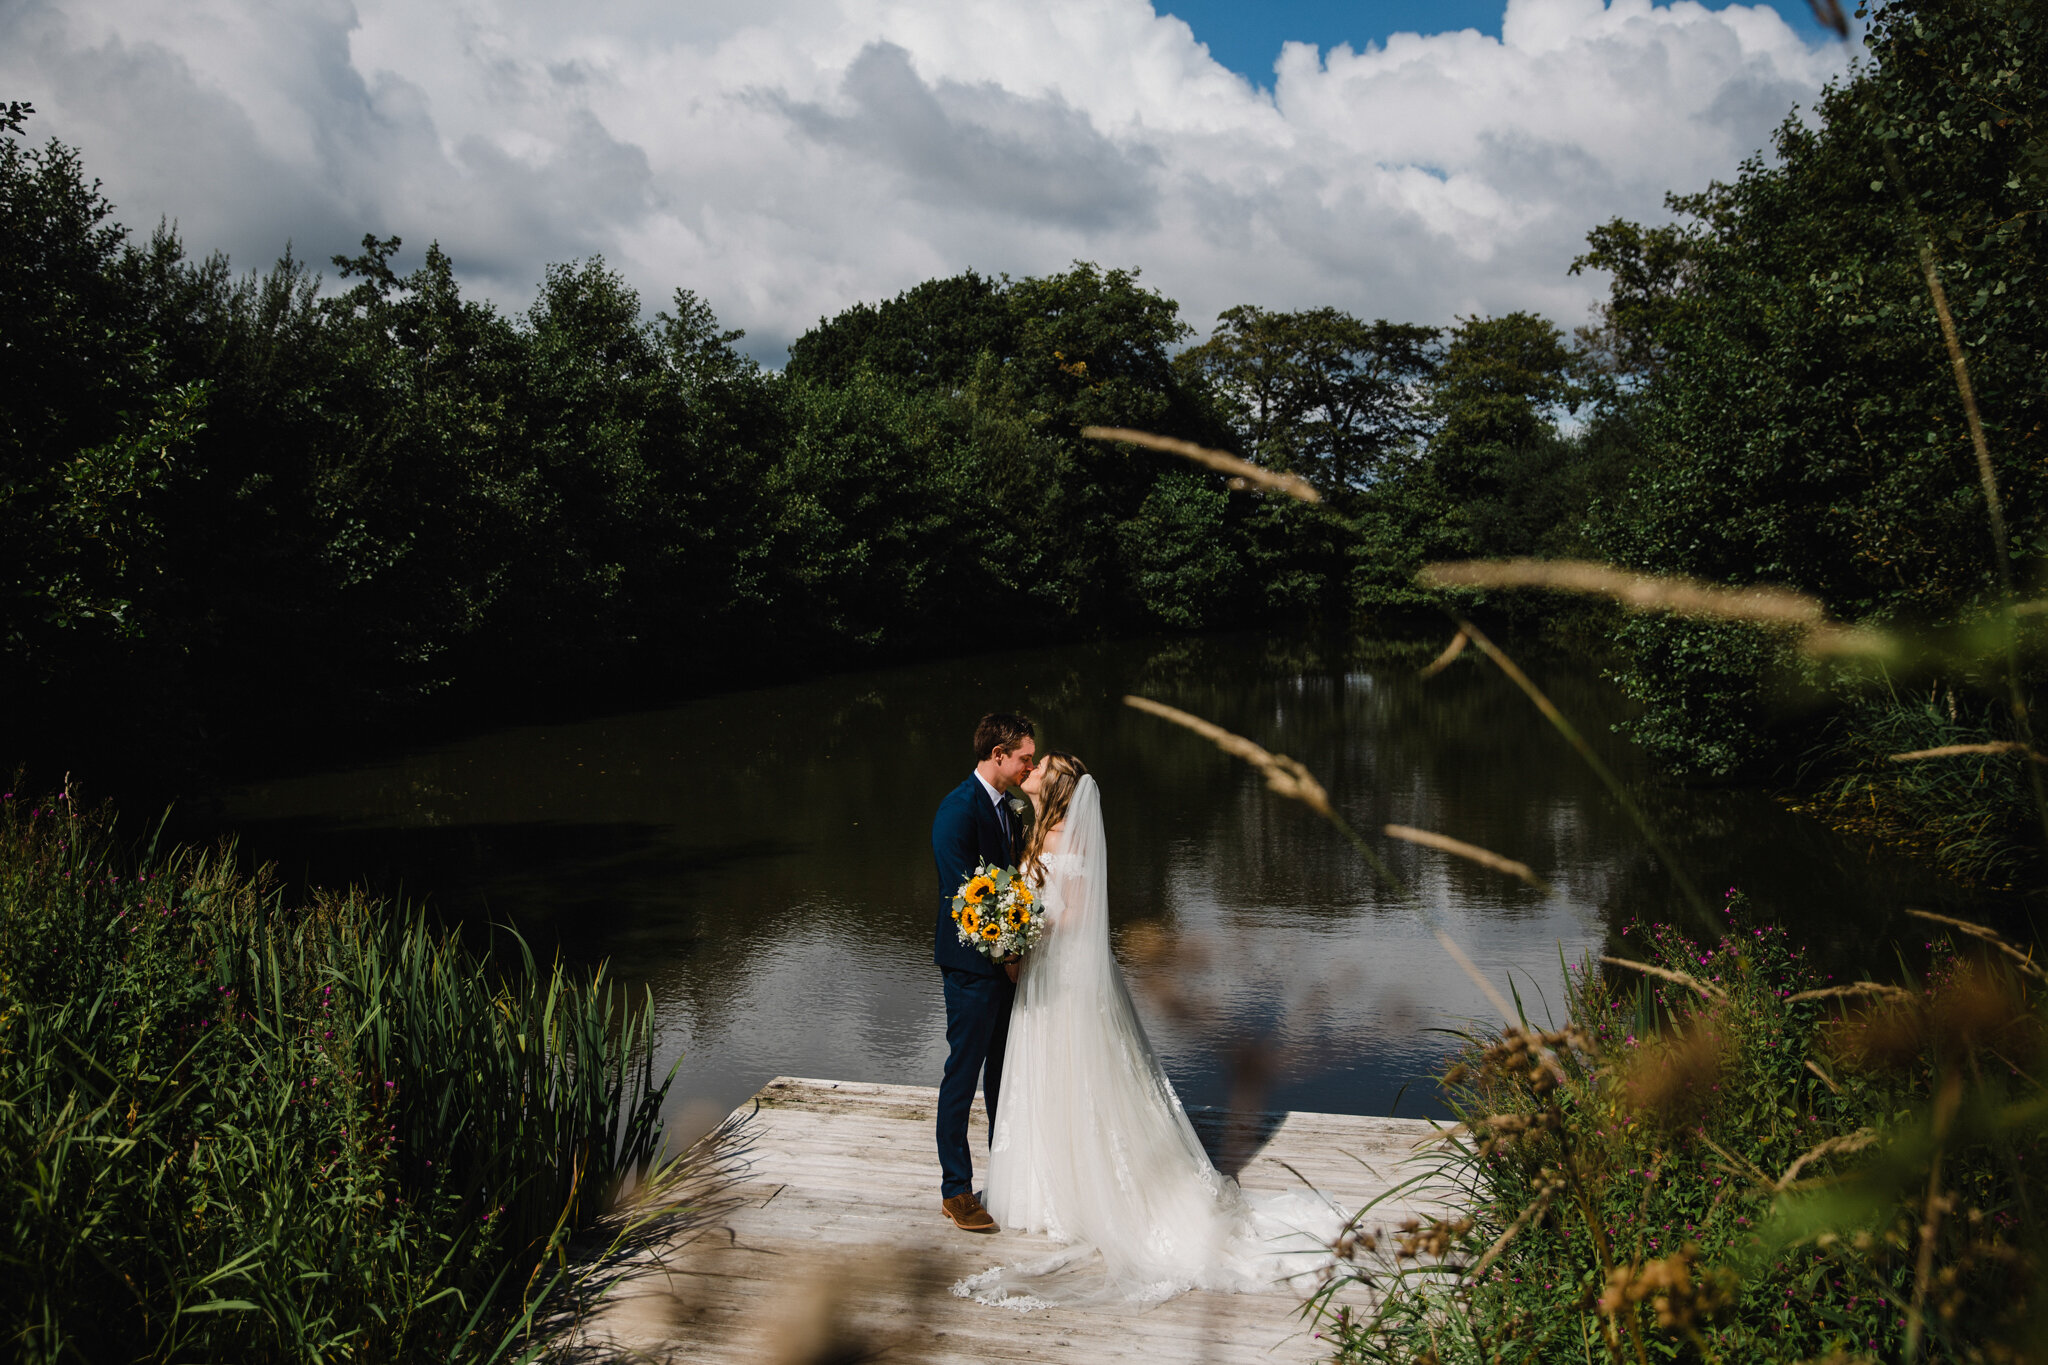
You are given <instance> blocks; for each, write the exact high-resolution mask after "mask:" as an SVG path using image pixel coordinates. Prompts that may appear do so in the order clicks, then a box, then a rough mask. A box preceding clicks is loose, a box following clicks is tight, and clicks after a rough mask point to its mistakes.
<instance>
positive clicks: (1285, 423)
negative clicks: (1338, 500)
mask: <svg viewBox="0 0 2048 1365" xmlns="http://www.w3.org/2000/svg"><path fill="white" fill-rule="evenodd" d="M1438 332H1439V329H1437V328H1435V327H1420V326H1415V325H1413V324H1409V323H1394V322H1388V321H1386V320H1385V319H1384V318H1382V319H1380V320H1378V321H1376V322H1371V323H1366V322H1361V321H1359V320H1358V319H1357V318H1354V317H1352V316H1351V315H1350V314H1348V313H1344V312H1340V311H1339V310H1337V309H1335V308H1314V309H1307V310H1304V311H1301V312H1294V313H1278V312H1269V311H1267V310H1265V309H1262V308H1257V307H1254V306H1252V305H1251V304H1241V305H1239V306H1238V307H1236V308H1227V309H1225V310H1224V311H1223V313H1222V315H1221V316H1219V317H1218V318H1217V321H1216V328H1215V330H1214V331H1213V332H1211V333H1210V335H1209V339H1208V340H1207V341H1205V342H1203V343H1202V344H1201V345H1199V346H1191V347H1189V348H1188V349H1187V350H1185V351H1183V352H1181V353H1180V354H1179V355H1178V356H1176V357H1175V358H1174V363H1175V365H1176V366H1178V367H1180V368H1181V369H1183V370H1185V371H1189V372H1191V373H1193V374H1196V375H1199V376H1200V377H1201V378H1202V379H1203V380H1204V381H1206V382H1207V383H1208V385H1209V386H1210V387H1211V388H1213V389H1214V390H1215V392H1216V393H1217V395H1218V397H1219V398H1220V399H1221V400H1222V401H1223V403H1224V404H1225V405H1226V406H1227V410H1228V411H1229V414H1230V417H1231V421H1232V425H1233V426H1234V427H1236V429H1237V430H1238V432H1239V433H1240V436H1241V438H1242V440H1243V443H1244V449H1245V450H1246V452H1247V453H1248V454H1249V455H1250V456H1251V457H1252V458H1254V459H1256V460H1258V461H1259V462H1260V463H1261V464H1266V465H1270V466H1272V467H1274V468H1276V469H1286V470H1291V471H1293V472H1295V473H1298V474H1302V475H1304V476H1305V477H1307V478H1308V479H1309V481H1310V482H1312V483H1314V484H1315V485H1316V487H1317V488H1318V489H1319V490H1321V491H1322V493H1323V494H1324V495H1325V496H1326V497H1329V496H1337V495H1341V494H1346V493H1349V492H1351V491H1352V490H1353V489H1354V488H1355V487H1357V486H1359V485H1361V484H1369V483H1371V482H1373V481H1374V480H1375V479H1376V478H1378V477H1380V476H1381V475H1382V474H1383V472H1384V471H1385V466H1386V465H1387V463H1388V461H1390V460H1392V459H1393V458H1395V457H1396V456H1397V455H1399V454H1401V453H1402V452H1404V451H1405V450H1406V449H1407V448H1408V447H1409V446H1411V445H1412V444H1413V443H1414V442H1415V441H1416V440H1417V439H1419V438H1420V437H1421V436H1422V434H1423V432H1424V430H1425V427H1426V422H1425V414H1424V409H1423V405H1422V403H1421V402H1420V401H1418V399H1419V398H1420V396H1421V395H1420V389H1421V386H1422V385H1423V384H1424V383H1425V382H1426V381H1427V380H1428V379H1429V378H1430V377H1431V375H1432V374H1433V373H1434V372H1435V369H1436V356H1435V354H1434V349H1433V348H1434V343H1435V341H1436V339H1437V336H1438Z"/></svg>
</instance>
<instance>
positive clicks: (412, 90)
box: [0, 0, 1846, 363]
mask: <svg viewBox="0 0 2048 1365" xmlns="http://www.w3.org/2000/svg"><path fill="white" fill-rule="evenodd" d="M1845 61H1846V57H1845V54H1844V52H1843V51H1842V49H1840V48H1838V47H1834V46H1827V47H1810V46H1808V45H1807V44H1806V43H1805V42H1804V41H1803V40H1802V39H1801V38H1800V37H1799V36H1798V35H1797V34H1796V33H1795V32H1794V31H1793V30H1792V29H1791V28H1790V27H1788V26H1787V25H1786V24H1785V22H1784V21H1783V20H1782V19H1780V18H1779V17H1778V15H1777V14H1776V13H1775V12H1774V11H1772V10H1770V9H1769V8H1767V7H1764V6H1758V7H1755V8H1749V7H1744V6H1730V7H1727V8H1723V9H1716V10H1710V9H1708V8H1706V7H1704V6H1702V5H1698V4H1694V3H1690V0H1680V3H1676V4H1671V5H1654V6H1653V5H1651V4H1650V3H1648V0H1612V3H1606V4H1603V3H1602V0H1509V3H1508V4H1507V7H1506V12H1505V16H1504V19H1503V23H1502V36H1501V37H1500V38H1499V39H1495V38H1492V37H1490V36H1487V35H1484V34H1481V33H1478V32H1476V31H1472V30H1466V31H1463V32H1456V33H1440V34H1433V35H1417V34H1396V35H1394V36H1393V37H1391V38H1389V39H1388V40H1387V41H1386V42H1385V43H1384V44H1375V45H1371V46H1368V47H1367V48H1366V49H1365V50H1363V51H1353V50H1351V49H1350V48H1348V47H1338V48H1336V49H1334V50H1331V51H1328V52H1322V51H1318V50H1317V49H1316V48H1314V47H1312V46H1308V45H1306V44H1298V43H1290V44H1288V45H1286V47H1285V48H1284V49H1283V50H1282V51H1281V53H1280V54H1279V56H1278V60H1277V62H1276V63H1275V67H1274V72H1273V79H1272V83H1271V87H1270V89H1261V88H1256V87H1254V86H1252V85H1251V84H1249V83H1247V82H1246V81H1244V80H1243V79H1241V78H1240V77H1238V76H1236V75H1235V74H1233V73H1231V72H1229V71H1227V70H1225V69H1224V68H1223V67H1221V66H1219V65H1218V64H1217V63H1216V62H1214V61H1212V60H1211V59H1210V57H1209V55H1208V52H1207V50H1206V49H1205V48H1204V47H1202V45H1201V44H1200V43H1199V42H1198V41H1197V40H1196V37H1195V35H1194V34H1193V33H1192V32H1190V30H1189V29H1188V27H1187V25H1186V24H1184V23H1182V22H1181V21H1180V20H1178V19H1175V18H1173V17H1171V16H1167V17H1161V16H1160V15H1159V14H1157V13H1156V12H1155V11H1154V9H1153V7H1152V5H1151V4H1149V3H1147V0H1034V2H1033V3H1025V0H748V3H744V4H742V3H738V0H693V3H691V4H689V5H685V6H676V5H673V4H667V3H656V0H600V2H599V3H591V4H586V5H581V6H573V7H571V6H559V5H548V4H542V3H538V0H451V2H450V3H442V4H433V5H420V4H417V3H399V2H398V0H357V2H356V3H348V0H184V2H183V3H180V4H177V5H163V4H161V3H156V2H155V0H10V3H8V4H6V5H5V6H0V98H8V99H28V100H31V101H32V102H33V103H34V104H35V105H36V107H37V109H38V111H39V116H38V118H37V120H36V121H35V122H34V123H33V124H32V125H31V131H32V132H33V133H35V134H38V135H54V136H57V137H60V138H62V139H64V140H65V141H67V142H70V143H72V144H73V145H76V146H78V147H79V148H80V149H81V150H82V151H83V153H84V155H85V158H86V165H87V168H88V170H89V171H90V172H91V173H92V174H94V175H96V176H99V177H100V178H102V179H103V180H104V181H105V182H106V190H107V193H108V194H109V195H110V196H111V197H112V198H113V199H114V200H115V202H116V203H117V205H118V206H119V212H120V217H121V218H122V220H123V221H125V222H127V223H128V224H130V225H131V226H135V227H142V228H147V227H149V226H151V225H153V224H154V222H155V221H156V220H157V218H158V217H160V216H162V217H168V218H171V219H174V220H176V221H177V223H178V225H179V228H180V231H181V233H182V234H183V236H184V238H185V240H186V242H187V245H188V247H190V248H192V249H194V250H196V251H206V250H212V249H221V250H225V251H228V252H229V253H230V254H231V255H232V257H233V258H234V260H235V261H236V263H237V264H238V265H243V266H252V265H262V264H266V263H267V262H268V261H269V260H271V259H272V258H274V257H275V256H276V255H277V254H278V253H279V252H280V251H282V249H283V248H284V245H285V243H286V242H287V241H288V240H289V241H291V242H292V243H294V245H295V248H296V250H297V251H298V253H299V254H300V255H301V256H302V257H306V258H310V259H313V260H315V261H324V260H325V258H326V257H327V256H328V255H331V254H332V253H334V252H336V251H345V250H350V249H352V248H353V246H354V243H355V242H356V240H357V239H358V238H360V237H361V236H362V235H363V234H364V233H365V232H375V233H378V234H380V235H390V234H397V235H399V236H402V237H404V238H405V240H406V243H407V251H406V253H405V256H404V257H403V258H402V259H416V256H415V255H414V252H415V251H416V250H417V249H419V248H423V247H424V246H425V244H426V243H427V242H428V241H430V240H435V239H438V240H439V241H440V242H441V244H442V245H443V246H444V247H445V248H446V249H447V250H448V251H449V253H450V254H451V255H452V256H453V257H454V260H455V263H456V266H457V269H458V270H459V271H460V272H461V273H462V275H463V276H464V278H465V280H466V281H467V283H468V285H469V287H470V288H472V289H473V290H475V291H477V292H480V293H482V294H485V295H487V296H489V297H492V298H494V299H496V300H498V301H500V302H501V303H502V304H504V305H505V306H507V307H519V306H522V305H523V304H524V303H525V301H526V300H527V299H529V298H530V297H531V294H532V290H533V287H534V285H535V284H536V283H537V281H538V280H539V279H540V276H541V273H542V269H543V267H544V266H545V265H547V264H548V263H550V262H555V261H564V260H569V259H573V258H581V257H587V256H590V255H594V254H602V255H604V256H605V257H606V258H607V259H608V260H609V261H610V262H611V263H612V264H613V266H615V267H616V268H617V269H619V270H621V271H622V272H624V273H625V275H626V276H627V278H628V279H630V280H631V281H632V282H633V283H634V284H635V285H636V286H638V287H639V288H640V290H641V291H642V294H643V296H644V297H645V298H646V300H647V303H648V305H649V306H650V308H651V307H654V306H658V305H660V304H661V303H663V302H664V301H665V300H666V299H667V297H668V295H669V292H670V291H671V290H672V289H673V288H674V287H676V286H678V285H682V286H687V287H689V288H692V289H695V290H697V291H698V292H699V293H700V294H702V295H704V296H705V297H706V298H707V299H708V300H709V301H710V302H711V303H712V304H713V306H714V307H715V308H716V309H717V310H718V312H719V314H720V316H721V318H722V319H724V320H725V321H726V322H727V323H728V324H729V325H734V326H739V327H744V328H746V329H748V331H749V333H750V334H751V337H752V342H751V344H752V345H753V346H754V348H755V352H756V354H758V355H760V356H761V357H762V358H763V359H765V360H768V361H770V362H771V363H774V362H778V361H779V359H780V354H781V346H782V345H783V344H785V343H786V342H788V341H789V340H790V339H791V338H792V337H794V336H795V335H796V334H798V333H799V332H801V331H803V330H804V328H806V327H807V326H809V325H811V324H812V323H813V322H815V321H816V319H817V318H818V317H819V316H821V315H825V314H830V313H833V312H836V311H837V310H838V309H840V308H842V307H844V306H845V305H846V304H848V303H850V302H853V301H854V300H857V299H873V298H877V297H883V296H887V295H890V294H893V293H895V292H896V291H897V290H900V289H903V288H907V287H908V286H910V285H912V284H915V283H916V282H917V281H919V280H922V279H926V278H930V277H932V276H935V275H941V274H949V273H952V272H955V271H958V270H962V269H965V268H967V267H970V266H972V267H975V268H978V269H981V270H983V271H986V272H997V271H1007V272H1009V273H1011V274H1013V275H1022V274H1035V273H1042V272H1045V271H1051V270H1058V269H1061V268H1063V267H1064V266H1065V265H1066V264H1067V263H1068V262H1069V261H1070V260H1073V259H1076V258H1081V259H1089V260H1095V261H1099V262H1101V263H1103V264H1105V265H1123V266H1137V267H1141V268H1142V269H1143V270H1144V272H1145V279H1146V282H1147V283H1149V284H1151V285H1153V286H1154V287H1156V288H1159V289H1161V290H1164V291H1165V292H1166V293H1168V294H1170V295H1171V296H1173V297H1175V298H1177V299H1179V300H1180V301H1181V303H1182V305H1183V308H1184V310H1185V311H1186V313H1187V315H1188V317H1189V319H1190V320H1191V321H1193V322H1195V323H1196V324H1197V325H1198V326H1206V325H1207V323H1208V322H1209V320H1210V319H1211V318H1213V316H1214V315H1215V314H1216V313H1217V312H1218V311H1219V310H1221V309H1223V308H1226V307H1229V306H1231V305H1232V304H1236V303H1247V302H1249V303H1258V304H1262V305H1266V306H1270V307H1298V306H1308V305H1315V304H1324V303H1328V304H1334V305H1336V306H1338V307H1342V308H1346V309H1348V310H1350V311H1352V312H1355V313H1358V314H1361V315H1363V316H1368V317H1375V316H1385V317H1390V318H1397V319H1407V320H1415V321H1429V322H1445V321H1448V320H1450V318H1451V317H1453V316H1454V315H1456V314H1460V313H1469V312H1474V311H1480V312H1501V311H1505V310H1508V309H1512V308H1536V309H1539V310H1542V311H1545V312H1547V313H1549V314H1551V315H1552V316H1554V317H1557V318H1558V319H1560V320H1561V321H1564V322H1567V323H1569V322H1575V321H1577V320H1578V319H1579V318H1580V316H1581V315H1582V314H1583V312H1584V310H1585V308H1586V306H1587V304H1588V302H1589V301H1590V300H1591V298H1592V297H1593V295H1594V293H1595V291H1596V288H1597V286H1596V284H1595V283H1594V282H1593V281H1589V280H1584V279H1579V280H1574V279H1570V278H1568V277H1567V276H1566V275H1565V268H1566V266H1567V264H1568V263H1569V261H1570V259H1571V258H1572V256H1573V255H1574V254H1576V252H1577V251H1578V250H1579V249H1580V247H1581V244H1582V242H1583V238H1584V235H1585V232H1586V230H1587V228H1589V227H1591V226H1593V225H1594V224H1596V223H1599V222H1603V221H1605V220H1606V219H1607V218H1609V217H1612V216H1614V215H1616V214H1621V215H1626V216H1631V217H1645V216H1650V217H1654V216H1656V215H1658V214H1659V212H1660V206H1661V201H1662V198H1663V195H1664V192H1665V191H1666V190H1670V189H1680V190H1689V189H1695V188H1698V187H1700V186H1701V185H1703V184H1704V183H1705V182H1706V181H1708V180H1709V179H1712V178H1715V177H1721V178H1726V177H1728V176H1731V175H1732V174H1734V172H1735V170H1736V168H1737V166H1738V165H1739V163H1740V161H1741V160H1742V158H1743V157H1745V156H1747V155H1748V154H1750V153H1751V152H1753V151H1756V150H1758V149H1759V148H1761V147H1763V146H1764V145H1765V144H1766V142H1767V140H1768V137H1769V134H1770V131H1771V129H1772V128H1773V127H1774V126H1775V125H1776V124H1777V123H1778V121H1779V120H1780V119H1782V118H1784V117H1785V115H1786V114H1787V113H1788V112H1789V111H1790V110H1791V109H1792V107H1793V106H1794V105H1795V104H1802V103H1810V102H1811V101H1812V100H1813V98H1814V96H1815V95H1816V94H1817V93H1818V92H1819V90H1820V87H1821V85H1822V83H1823V82H1824V81H1825V80H1826V79H1827V78H1828V77H1829V76H1830V75H1832V74H1834V73H1836V72H1838V71H1839V70H1841V69H1842V67H1843V65H1844V64H1845Z"/></svg>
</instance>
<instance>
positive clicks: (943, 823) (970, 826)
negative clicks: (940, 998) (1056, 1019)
mask: <svg viewBox="0 0 2048 1365" xmlns="http://www.w3.org/2000/svg"><path fill="white" fill-rule="evenodd" d="M1006 813H1007V812H1006ZM1009 820H1010V829H1009V832H1007V833H1005V831H1004V829H1003V817H1002V816H998V815H997V814H996V808H995V803H994V802H992V801H990V800H989V798H988V791H987V789H986V788H984V787H983V786H982V785H981V779H980V778H978V777H976V776H974V775H973V774H972V773H969V774H968V776H967V780H966V781H965V782H962V783H961V784H960V785H959V786H957V787H955V788H954V789H953V790H952V792H951V793H950V794H949V795H948V796H947V797H946V799H945V800H944V801H941V802H940V803H939V813H938V815H937V816H936V817H934V818H933V820H932V859H933V861H934V862H935V863H936V864H937V865H938V871H939V907H938V923H937V925H936V927H935V930H934V934H933V938H932V961H934V962H936V963H937V964H938V966H939V975H940V977H941V979H942V981H943V983H944V987H945V993H946V1045H947V1053H946V1076H945V1079H944V1080H943V1081H941V1082H940V1083H939V1169H940V1172H941V1180H940V1183H939V1190H940V1193H941V1195H942V1196H943V1197H945V1198H947V1199H951V1198H952V1197H953V1196H954V1195H956V1194H962V1193H965V1192H967V1191H969V1190H972V1189H973V1188H974V1159H973V1158H972V1157H971V1156H970V1155H969V1154H968V1151H967V1115H968V1114H969V1112H971V1111H972V1110H973V1108H974V1083H975V1080H976V1079H977V1078H979V1079H980V1080H981V1089H982V1097H983V1100H984V1102H985V1103H986V1105H987V1108H988V1122H989V1129H990V1131H994V1129H995V1122H996V1093H997V1091H998V1090H999V1089H1000V1088H1001V1085H1002V1076H1003V1045H1004V1043H1006V1042H1007V1041H1008V1040H1009V1036H1010V1001H1011V1000H1012V999H1013V998H1014V997H1015V995H1016V990H1017V988H1016V987H1015V986H1013V985H1011V984H1010V975H1009V973H1008V972H1006V971H1004V970H1003V968H1002V966H1001V965H1000V964H999V963H996V962H992V961H990V960H989V959H988V958H986V957H983V956H982V955H981V954H980V953H978V952H976V951H975V950H974V949H973V948H970V947H969V946H967V945H966V944H964V943H962V942H961V941H960V932H959V930H958V929H957V928H956V927H955V926H954V924H953V893H954V892H956V891H958V890H959V889H960V883H961V882H963V881H965V880H967V876H968V874H969V873H971V872H972V871H974V865H975V864H976V863H979V862H987V863H993V864H995V865H996V866H997V867H1013V866H1015V865H1016V862H1017V855H1018V854H1019V852H1020V851H1021V850H1022V846H1023V830H1024V822H1023V821H1022V820H1021V819H1018V818H1017V817H1016V816H1015V815H1014V814H1010V815H1009Z"/></svg>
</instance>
